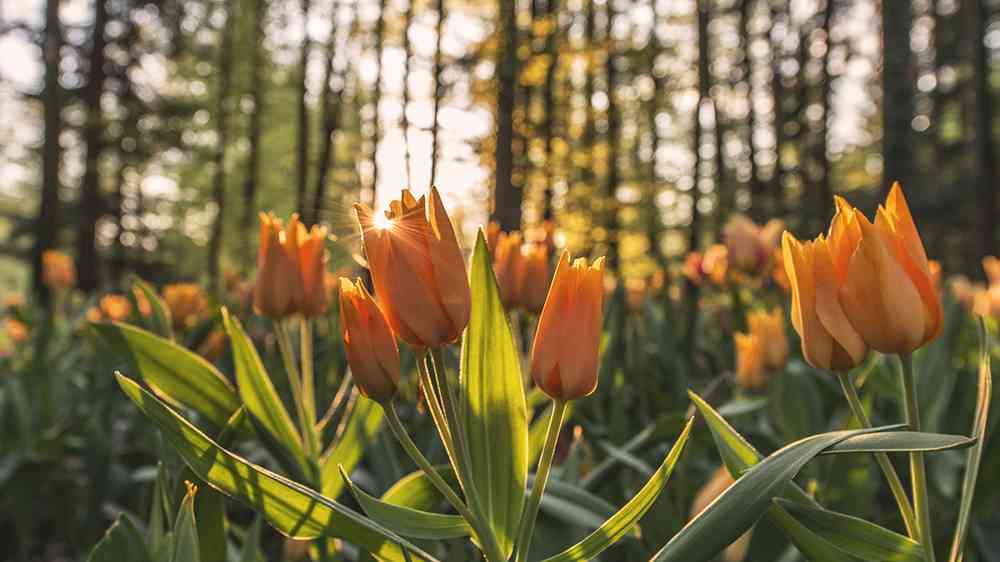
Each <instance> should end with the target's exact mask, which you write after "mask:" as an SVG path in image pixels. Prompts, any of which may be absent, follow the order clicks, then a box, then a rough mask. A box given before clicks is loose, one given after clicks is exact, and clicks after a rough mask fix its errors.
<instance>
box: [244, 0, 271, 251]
mask: <svg viewBox="0 0 1000 562" xmlns="http://www.w3.org/2000/svg"><path fill="white" fill-rule="evenodd" d="M252 2H253V37H252V39H251V41H252V46H251V48H250V92H249V93H250V101H251V104H250V105H251V109H250V115H249V116H248V117H249V121H250V122H249V123H248V126H247V137H248V139H247V140H248V143H247V144H248V145H249V148H248V152H247V175H246V178H244V180H243V216H242V218H241V219H240V224H241V227H240V232H253V230H254V228H253V222H254V214H255V212H256V211H257V203H256V201H257V190H258V188H259V187H260V138H261V118H262V116H263V114H264V104H265V103H266V99H265V91H264V89H265V87H264V79H263V73H264V69H263V68H262V66H263V65H264V62H265V57H264V56H263V52H262V51H263V49H264V17H265V15H266V14H267V0H252ZM243 240H244V252H245V258H246V260H247V261H246V263H247V264H252V263H253V256H254V245H253V242H254V237H253V236H244V237H243Z"/></svg>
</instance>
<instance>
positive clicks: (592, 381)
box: [531, 252, 604, 400]
mask: <svg viewBox="0 0 1000 562" xmlns="http://www.w3.org/2000/svg"><path fill="white" fill-rule="evenodd" d="M603 301H604V258H598V259H597V260H595V261H594V263H593V264H592V265H587V260H585V259H583V258H579V259H577V260H576V261H574V262H573V263H572V265H570V257H569V252H563V255H562V257H560V258H559V265H558V266H556V272H555V275H554V277H553V279H552V286H551V287H550V288H549V294H548V297H547V298H546V299H545V306H544V307H543V308H542V314H541V316H540V317H539V319H538V327H537V329H536V330H535V341H534V343H533V345H532V349H531V377H532V378H533V379H534V381H535V385H536V386H538V387H539V388H541V389H542V390H543V391H544V392H545V393H546V394H548V395H549V396H550V397H552V398H553V399H556V400H574V399H577V398H581V397H583V396H586V395H588V394H590V393H591V392H593V391H594V389H595V388H597V367H598V364H597V360H598V353H599V349H598V348H599V346H600V343H601V317H602V314H603Z"/></svg>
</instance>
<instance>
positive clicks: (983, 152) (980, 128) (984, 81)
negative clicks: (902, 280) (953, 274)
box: [965, 0, 1000, 256]
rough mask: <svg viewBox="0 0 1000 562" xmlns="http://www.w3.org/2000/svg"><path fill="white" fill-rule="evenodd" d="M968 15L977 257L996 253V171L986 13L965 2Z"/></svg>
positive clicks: (975, 2)
mask: <svg viewBox="0 0 1000 562" xmlns="http://www.w3.org/2000/svg"><path fill="white" fill-rule="evenodd" d="M965 4H967V10H968V12H969V26H970V33H969V41H970V43H971V45H970V47H971V49H970V50H971V51H972V52H971V55H972V67H973V73H972V80H973V93H974V96H975V117H974V119H975V137H974V141H973V142H975V162H976V165H975V166H976V170H975V174H974V177H975V178H976V181H977V183H978V192H979V197H978V201H977V204H978V206H979V252H978V255H980V256H988V255H994V254H996V246H995V245H994V240H995V237H994V234H995V231H996V226H997V191H998V190H1000V185H997V176H998V174H997V171H996V166H995V164H994V159H995V158H996V157H997V155H996V152H994V146H993V100H992V98H991V95H992V93H991V92H990V75H989V73H990V64H989V56H990V53H989V50H988V49H987V46H986V40H985V39H986V28H987V26H988V25H989V23H990V18H989V10H988V7H987V6H986V5H985V3H984V1H983V0H966V1H965Z"/></svg>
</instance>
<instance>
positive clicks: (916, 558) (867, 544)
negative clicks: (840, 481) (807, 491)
mask: <svg viewBox="0 0 1000 562" xmlns="http://www.w3.org/2000/svg"><path fill="white" fill-rule="evenodd" d="M774 501H775V503H777V505H778V506H779V507H780V508H781V509H784V510H785V511H787V512H788V513H789V514H791V515H792V516H794V517H795V519H796V520H797V521H798V522H799V523H802V524H803V525H805V526H806V527H808V528H809V529H810V530H811V531H812V532H814V533H816V534H817V535H819V536H821V537H823V538H824V539H826V540H827V541H828V542H830V544H832V545H834V546H835V547H836V548H838V549H841V550H843V551H844V552H846V553H848V554H850V555H853V556H855V557H857V558H860V559H862V560H868V561H870V562H920V561H921V560H924V549H923V546H921V545H920V543H918V542H917V541H915V540H913V539H911V538H909V537H906V536H903V535H900V534H899V533H895V532H893V531H890V530H889V529H886V528H884V527H880V526H878V525H876V524H874V523H870V522H868V521H865V520H864V519H859V518H857V517H853V516H850V515H846V514H843V513H837V512H836V511H830V510H828V509H823V508H821V507H814V506H809V505H804V504H801V503H797V502H792V501H788V500H785V499H781V498H777V499H775V500H774Z"/></svg>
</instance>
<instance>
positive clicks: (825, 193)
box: [815, 0, 837, 225]
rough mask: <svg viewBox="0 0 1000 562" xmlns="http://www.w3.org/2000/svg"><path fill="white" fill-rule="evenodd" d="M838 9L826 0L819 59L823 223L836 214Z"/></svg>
mask: <svg viewBox="0 0 1000 562" xmlns="http://www.w3.org/2000/svg"><path fill="white" fill-rule="evenodd" d="M836 9H837V2H836V0H826V7H825V8H824V9H823V42H824V45H823V56H822V57H821V59H820V67H821V68H820V73H821V76H820V84H819V88H820V107H822V108H823V118H822V120H821V121H820V123H819V125H820V126H819V131H818V132H817V136H818V138H817V142H816V161H817V163H818V164H819V186H818V187H819V189H818V190H817V194H818V195H817V197H816V211H815V218H816V221H817V223H818V224H820V225H822V223H823V222H825V221H826V220H827V219H828V218H829V217H830V216H831V215H833V185H832V183H831V179H830V157H829V154H827V153H828V152H829V141H830V123H831V120H832V119H833V115H832V104H831V98H832V93H833V79H834V77H833V76H831V75H830V51H832V50H833V21H834V14H835V12H836Z"/></svg>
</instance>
